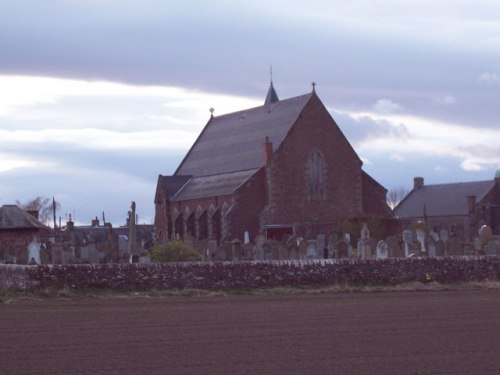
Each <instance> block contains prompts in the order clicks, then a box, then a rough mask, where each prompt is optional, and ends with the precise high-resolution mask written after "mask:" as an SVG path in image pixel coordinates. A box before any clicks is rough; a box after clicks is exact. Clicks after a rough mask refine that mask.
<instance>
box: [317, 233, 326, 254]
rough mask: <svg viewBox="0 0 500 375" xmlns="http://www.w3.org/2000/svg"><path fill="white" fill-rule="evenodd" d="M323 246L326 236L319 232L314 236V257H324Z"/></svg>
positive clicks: (324, 246)
mask: <svg viewBox="0 0 500 375" xmlns="http://www.w3.org/2000/svg"><path fill="white" fill-rule="evenodd" d="M325 248H326V236H325V235H324V234H321V233H320V234H318V235H317V236H316V258H318V259H322V258H324V257H325Z"/></svg>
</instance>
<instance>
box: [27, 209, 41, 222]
mask: <svg viewBox="0 0 500 375" xmlns="http://www.w3.org/2000/svg"><path fill="white" fill-rule="evenodd" d="M26 212H27V213H28V214H30V215H31V216H33V217H34V218H35V219H37V220H38V210H37V209H34V208H28V209H27V210H26Z"/></svg>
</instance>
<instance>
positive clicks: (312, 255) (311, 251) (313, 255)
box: [306, 240, 318, 259]
mask: <svg viewBox="0 0 500 375" xmlns="http://www.w3.org/2000/svg"><path fill="white" fill-rule="evenodd" d="M316 248H317V247H316V240H308V241H307V250H306V257H307V259H317V258H318V256H317V250H316Z"/></svg>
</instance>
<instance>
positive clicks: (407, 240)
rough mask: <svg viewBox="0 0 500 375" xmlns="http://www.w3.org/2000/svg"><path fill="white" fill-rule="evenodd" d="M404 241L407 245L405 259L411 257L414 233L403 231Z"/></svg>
mask: <svg viewBox="0 0 500 375" xmlns="http://www.w3.org/2000/svg"><path fill="white" fill-rule="evenodd" d="M403 241H404V243H405V257H408V256H409V255H410V244H411V242H412V241H413V232H412V231H411V230H409V229H405V230H404V231H403Z"/></svg>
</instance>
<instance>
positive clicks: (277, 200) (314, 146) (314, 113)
mask: <svg viewBox="0 0 500 375" xmlns="http://www.w3.org/2000/svg"><path fill="white" fill-rule="evenodd" d="M313 150H318V151H319V152H320V153H322V155H323V156H324V159H325V164H326V166H325V169H326V179H325V199H324V200H322V199H319V200H314V199H311V198H310V196H309V184H308V158H309V154H310V153H311V152H312V151H313ZM267 177H268V192H269V206H268V207H267V209H266V212H265V213H264V215H263V217H262V219H263V224H293V223H310V225H314V226H316V227H317V226H318V224H320V223H325V224H326V223H332V222H335V221H340V220H342V219H344V218H350V217H354V216H358V215H360V214H361V213H362V182H361V161H360V160H359V158H358V157H357V155H356V153H355V152H354V150H353V149H352V147H351V145H350V144H349V143H348V141H347V140H346V138H345V137H344V135H343V134H342V132H341V131H340V129H339V128H338V127H337V126H336V124H335V123H334V121H333V120H332V118H331V116H330V114H329V113H328V111H327V110H326V108H325V107H324V106H323V104H322V103H321V101H320V100H319V99H318V98H317V97H316V96H313V97H312V98H311V100H310V102H309V104H308V105H307V106H306V108H305V109H304V110H303V112H302V114H301V115H300V116H299V119H298V120H297V122H296V123H295V125H294V126H293V128H292V129H291V131H290V132H289V134H288V136H287V137H286V139H285V140H284V142H283V143H282V144H281V146H280V147H279V149H278V150H276V152H275V154H274V155H273V158H272V159H271V161H270V163H269V165H268V168H267ZM320 226H321V224H320Z"/></svg>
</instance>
